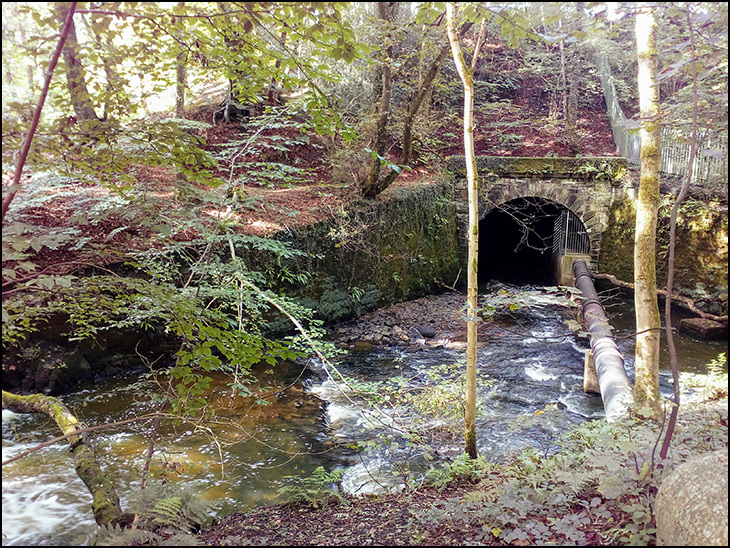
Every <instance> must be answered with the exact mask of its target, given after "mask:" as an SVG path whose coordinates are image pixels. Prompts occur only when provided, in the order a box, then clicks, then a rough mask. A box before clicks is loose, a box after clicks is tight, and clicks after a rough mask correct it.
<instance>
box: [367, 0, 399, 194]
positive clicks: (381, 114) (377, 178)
mask: <svg viewBox="0 0 730 548" xmlns="http://www.w3.org/2000/svg"><path fill="white" fill-rule="evenodd" d="M377 8H378V15H379V16H380V18H381V19H382V20H383V21H384V22H386V23H389V22H391V21H393V20H395V14H396V12H397V9H398V3H397V2H378V5H377ZM383 39H384V40H385V42H386V43H385V47H384V53H385V58H384V59H383V61H382V65H381V67H380V69H379V70H380V71H381V88H380V89H381V94H380V103H379V104H378V107H377V116H378V121H377V125H376V128H375V145H374V150H373V151H374V152H375V155H374V156H375V157H374V158H373V160H372V162H371V164H370V170H369V171H368V174H367V177H366V178H365V180H364V181H363V182H362V195H363V196H366V197H369V198H372V197H374V196H377V195H378V194H380V193H381V192H382V191H383V190H385V189H386V188H388V186H390V184H391V183H392V182H393V181H394V180H395V179H396V177H398V175H399V172H398V171H395V170H393V169H388V172H387V173H386V174H385V175H384V176H382V177H381V175H380V172H381V169H382V167H383V166H382V160H381V158H385V154H386V147H387V144H388V118H389V116H390V96H391V92H392V86H393V76H392V72H391V67H390V64H391V63H392V61H393V46H392V43H391V42H392V38H391V37H390V36H389V35H386V36H384V37H383Z"/></svg>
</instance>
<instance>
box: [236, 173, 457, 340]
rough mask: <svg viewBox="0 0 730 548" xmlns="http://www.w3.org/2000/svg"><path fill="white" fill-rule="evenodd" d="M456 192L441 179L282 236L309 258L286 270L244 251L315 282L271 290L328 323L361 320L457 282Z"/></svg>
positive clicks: (261, 264)
mask: <svg viewBox="0 0 730 548" xmlns="http://www.w3.org/2000/svg"><path fill="white" fill-rule="evenodd" d="M453 192H454V190H453V184H452V182H451V181H450V180H447V179H444V178H439V179H432V180H430V181H428V182H425V183H421V184H418V185H414V186H410V187H399V188H392V189H388V190H387V191H386V192H384V193H383V194H382V195H381V197H380V198H379V199H378V200H356V201H355V202H354V203H352V204H351V205H350V207H349V208H348V209H347V210H345V211H342V212H340V213H339V214H338V215H336V216H335V217H334V218H332V219H330V220H328V221H323V222H319V223H315V224H312V225H309V226H305V227H299V228H297V229H295V230H293V231H291V232H282V233H280V234H278V235H276V236H275V238H277V239H281V240H285V241H288V242H291V244H292V247H294V248H296V249H299V250H301V251H302V252H304V253H305V256H301V257H295V258H291V259H288V260H286V261H282V265H279V263H278V262H277V260H276V258H275V257H274V256H272V255H271V254H267V253H265V252H260V251H250V250H249V251H242V253H245V257H246V262H247V264H248V265H250V267H251V268H252V269H255V270H258V271H260V272H276V271H277V269H280V268H282V266H285V267H287V268H288V269H289V271H290V272H296V273H301V272H306V273H307V274H308V277H309V280H308V282H307V283H306V284H304V285H302V284H296V283H284V282H281V281H280V280H276V279H275V278H274V277H270V286H271V288H272V289H274V290H275V291H280V292H283V293H285V294H286V295H288V296H290V297H294V298H296V299H298V300H299V302H301V303H306V304H308V305H309V307H310V308H312V309H314V310H315V311H316V312H317V315H318V316H319V317H320V318H321V319H324V320H326V321H334V320H340V319H344V318H347V317H353V316H357V315H360V314H362V313H363V312H365V311H367V310H371V309H373V308H375V307H378V306H382V305H385V304H390V303H393V302H397V301H400V300H404V299H407V298H415V297H419V296H422V295H425V294H429V293H434V292H436V291H438V290H439V289H440V286H439V284H438V280H453V279H455V278H456V274H457V272H458V269H459V257H458V253H459V251H458V242H457V238H456V234H457V228H456V227H457V224H456V207H455V204H454V203H453ZM276 325H278V323H277V324H276ZM284 325H286V322H283V323H282V324H281V327H283V326H284Z"/></svg>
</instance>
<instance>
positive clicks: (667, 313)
mask: <svg viewBox="0 0 730 548" xmlns="http://www.w3.org/2000/svg"><path fill="white" fill-rule="evenodd" d="M687 28H688V29H689V45H690V53H691V55H692V140H691V141H690V149H689V161H688V162H687V171H686V172H685V174H684V179H683V180H682V188H681V189H680V191H679V195H678V196H677V199H676V200H675V202H674V205H673V206H672V214H671V217H670V221H669V257H668V260H667V298H666V301H665V302H664V325H665V329H666V332H667V347H668V348H669V361H670V362H671V365H672V380H673V381H674V405H673V406H672V410H671V412H670V414H669V421H668V422H667V433H666V434H665V436H664V441H663V442H662V448H661V450H660V451H659V456H661V458H662V459H665V458H667V453H668V452H669V445H670V444H671V441H672V436H673V435H674V428H675V426H676V424H677V414H678V413H679V364H678V362H677V349H676V347H675V345H674V332H673V331H672V290H673V285H674V252H675V248H676V239H677V214H678V213H679V206H681V205H682V202H684V200H685V198H686V197H687V194H688V193H689V185H690V181H691V180H692V168H693V167H694V161H695V156H696V155H697V114H698V111H699V105H698V102H699V99H698V93H697V66H696V65H697V63H696V47H695V39H694V28H693V26H692V12H691V11H690V6H689V3H688V4H687Z"/></svg>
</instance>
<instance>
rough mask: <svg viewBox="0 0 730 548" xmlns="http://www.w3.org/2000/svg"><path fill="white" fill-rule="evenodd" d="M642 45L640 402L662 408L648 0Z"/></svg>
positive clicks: (653, 55)
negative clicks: (660, 394)
mask: <svg viewBox="0 0 730 548" xmlns="http://www.w3.org/2000/svg"><path fill="white" fill-rule="evenodd" d="M636 45H637V53H638V60H639V73H638V84H639V105H640V108H641V177H640V180H639V197H638V200H637V204H636V236H635V240H634V284H635V293H634V301H635V307H636V331H637V332H638V333H639V334H638V335H637V336H636V358H635V368H636V377H635V384H634V400H635V402H636V405H637V407H642V406H645V407H649V408H650V409H651V410H652V412H653V413H654V414H655V415H659V414H660V413H661V406H660V398H659V340H660V337H659V330H660V328H661V320H660V317H659V305H658V303H657V298H656V291H657V283H656V225H657V217H658V208H659V168H660V165H661V142H660V137H661V127H660V125H659V119H658V117H659V84H658V81H657V72H658V69H657V67H658V53H657V30H656V18H655V16H654V12H653V8H652V7H650V6H648V5H647V4H646V3H642V4H641V6H640V8H639V11H638V13H637V14H636Z"/></svg>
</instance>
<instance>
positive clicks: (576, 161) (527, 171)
mask: <svg viewBox="0 0 730 548" xmlns="http://www.w3.org/2000/svg"><path fill="white" fill-rule="evenodd" d="M627 165H628V164H627V161H626V158H619V157H611V156H600V157H586V158H565V157H562V158H561V157H550V156H547V157H543V158H530V157H514V156H477V169H478V171H479V174H480V175H482V176H484V175H486V174H490V173H492V174H495V175H498V176H500V177H536V178H553V179H554V178H559V179H612V180H619V179H621V178H622V177H623V176H624V175H625V174H626V170H627ZM447 167H448V170H449V171H450V172H451V173H454V174H456V175H458V176H466V164H465V160H464V156H450V157H449V158H448V159H447Z"/></svg>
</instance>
